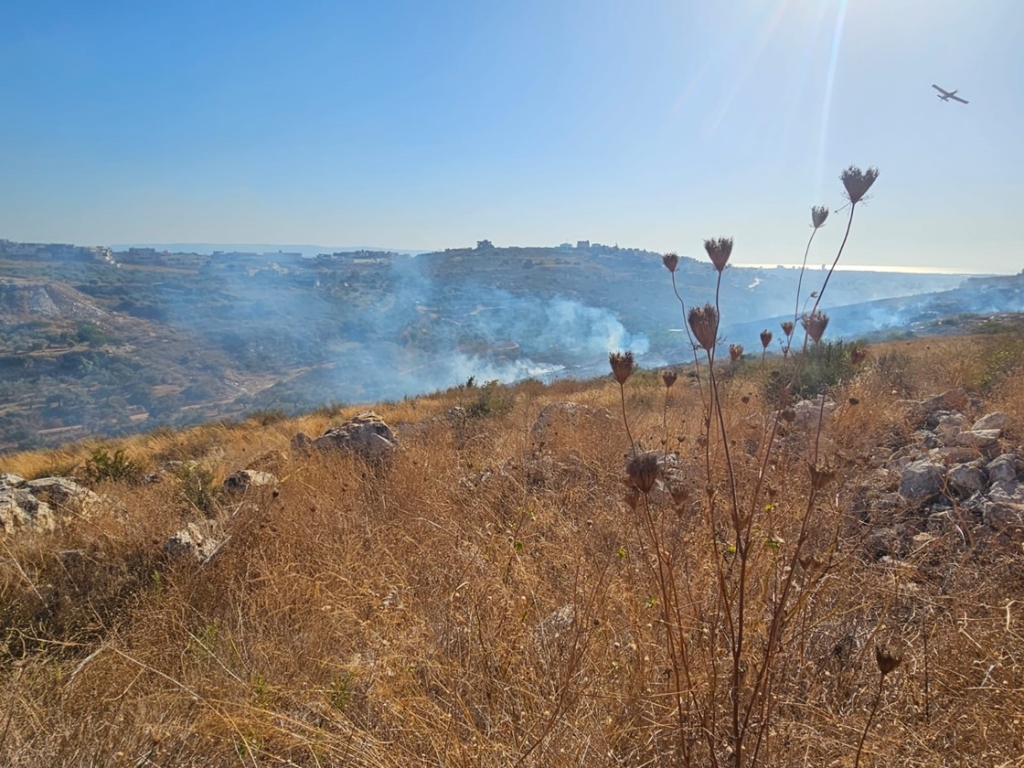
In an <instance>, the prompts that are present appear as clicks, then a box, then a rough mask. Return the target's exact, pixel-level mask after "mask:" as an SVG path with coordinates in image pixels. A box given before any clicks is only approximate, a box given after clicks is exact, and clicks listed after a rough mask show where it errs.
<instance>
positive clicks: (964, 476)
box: [946, 464, 988, 497]
mask: <svg viewBox="0 0 1024 768" xmlns="http://www.w3.org/2000/svg"><path fill="white" fill-rule="evenodd" d="M946 481H947V482H948V483H949V487H950V488H951V489H952V490H953V491H955V492H956V493H957V494H958V495H959V496H960V497H967V496H970V495H971V494H974V493H977V492H978V491H981V490H984V488H985V487H986V486H987V485H988V478H987V477H985V471H984V470H983V469H981V468H980V467H977V466H975V465H973V464H958V465H957V466H955V467H953V468H952V469H951V470H949V472H948V473H947V475H946Z"/></svg>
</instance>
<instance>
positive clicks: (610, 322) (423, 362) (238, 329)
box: [0, 241, 1024, 450]
mask: <svg viewBox="0 0 1024 768" xmlns="http://www.w3.org/2000/svg"><path fill="white" fill-rule="evenodd" d="M200 245H201V244H192V245H189V246H182V248H185V247H187V248H188V250H187V251H182V252H175V251H172V250H170V249H168V250H166V251H165V250H163V249H162V248H160V247H156V248H153V249H151V250H149V249H146V248H141V247H135V250H123V249H119V248H114V249H105V248H94V249H76V248H75V247H74V246H52V247H49V246H45V245H39V246H25V245H23V244H17V243H10V242H9V241H0V362H2V363H3V365H2V367H0V450H12V449H16V448H24V447H30V446H43V445H54V444H57V443H59V442H61V441H63V440H66V439H68V437H69V436H82V435H89V434H99V435H104V434H116V433H123V432H130V431H138V430H141V429H149V428H153V427H156V426H159V425H162V424H172V425H183V424H188V423H196V422H199V421H205V420H209V419H213V418H221V417H237V416H240V415H242V414H245V413H249V412H252V411H254V410H281V411H284V412H286V413H295V412H298V411H303V410H309V409H311V408H314V407H316V406H318V405H320V404H322V403H326V402H350V403H353V402H356V403H358V402H376V401H380V400H393V399H401V398H403V397H406V396H409V395H415V394H418V393H423V392H429V391H433V390H437V389H444V388H447V387H450V386H452V385H454V384H458V383H460V382H464V381H466V380H467V379H468V378H469V377H474V378H475V379H476V380H477V381H486V380H492V379H497V380H500V381H512V380H516V379H522V378H526V377H540V378H550V377H555V376H575V377H587V376H592V375H595V374H601V373H604V372H605V369H606V367H607V354H608V351H609V350H611V349H630V350H632V351H633V352H634V353H635V354H636V356H637V359H638V361H639V363H640V364H641V365H644V366H647V367H655V366H659V365H663V364H665V363H667V362H675V361H679V360H684V359H687V358H689V352H688V350H687V349H686V348H685V336H684V335H683V334H682V333H681V331H682V328H683V324H684V322H685V321H684V318H683V314H682V312H681V311H680V306H679V304H678V302H677V300H676V297H675V295H674V294H673V290H672V282H671V277H670V275H669V273H668V272H667V271H666V269H665V267H664V266H663V264H662V256H661V254H658V253H653V252H651V251H645V250H640V249H631V248H620V247H618V246H608V245H602V244H599V243H580V244H579V245H578V246H570V245H564V246H559V247H551V248H547V247H508V248H497V247H494V246H493V245H492V244H490V243H488V242H487V241H481V242H480V243H478V244H477V246H476V247H473V248H459V249H449V250H445V251H436V252H431V253H424V254H420V255H418V256H415V257H412V256H409V255H403V254H400V253H396V252H394V251H390V252H388V251H379V250H372V249H355V250H344V251H343V250H333V249H320V247H319V246H291V245H288V246H266V247H267V248H269V247H273V248H276V249H279V252H278V251H273V252H268V251H266V250H261V249H263V248H265V246H260V245H254V246H242V245H217V246H216V247H215V250H218V251H220V250H222V249H223V250H229V249H233V248H236V249H242V248H249V249H253V250H240V251H238V252H232V253H224V254H220V255H214V254H212V253H200V252H199V251H200ZM286 248H294V249H296V250H293V251H286V250H285V249H286ZM302 248H312V249H316V250H318V251H320V254H319V255H317V256H316V257H309V256H307V255H304V254H302V252H301V250H300V249H302ZM328 253H329V255H328ZM823 276H824V273H822V272H820V271H818V270H812V271H809V272H808V273H807V274H806V276H805V278H804V295H805V296H809V294H810V292H811V291H814V290H818V289H819V288H820V283H821V280H822V279H823ZM675 278H676V285H677V287H678V289H679V292H680V295H681V296H682V297H683V300H684V302H685V304H686V308H687V309H689V308H690V307H693V306H695V305H698V304H703V303H704V302H708V301H713V300H714V297H715V287H716V280H717V273H716V272H715V271H714V269H713V268H712V266H711V264H710V263H709V262H708V261H707V260H706V259H705V258H703V256H702V258H700V259H691V258H686V257H683V258H681V259H680V263H679V268H678V270H677V272H676V274H675ZM797 278H798V273H797V271H796V270H792V269H784V268H774V269H773V268H757V269H755V268H744V269H727V270H726V271H725V273H724V275H723V277H722V286H721V306H722V326H721V333H722V338H723V339H724V340H726V341H727V342H738V343H742V344H744V345H745V346H747V348H748V349H751V350H753V349H755V348H758V349H759V342H758V340H757V334H758V333H759V332H760V330H761V329H762V328H764V327H771V328H773V329H774V328H776V327H777V324H778V321H779V319H780V318H784V317H786V316H789V317H792V313H793V311H794V301H795V290H796V281H797ZM1022 279H1024V278H1021V277H1020V276H1016V277H1005V278H971V279H967V280H965V279H964V278H963V277H958V276H954V275H939V274H936V275H929V274H893V273H871V272H837V273H836V274H835V275H833V277H832V280H831V282H830V284H829V287H828V294H827V296H826V300H825V302H824V304H823V307H824V309H825V310H826V311H827V312H828V313H829V315H830V316H831V317H832V324H831V325H830V327H829V334H830V335H832V334H834V335H835V336H837V337H838V336H839V335H853V334H855V335H864V334H867V333H874V332H884V331H885V329H886V328H892V327H896V328H898V329H901V330H903V329H905V328H906V327H908V323H909V324H913V323H915V322H919V321H920V322H924V321H925V320H928V319H932V320H933V319H935V318H936V317H937V316H939V315H943V316H947V315H957V314H959V313H961V312H982V311H1021V310H1024V304H1022V301H1021V294H1020V286H1019V284H1020V280H1022Z"/></svg>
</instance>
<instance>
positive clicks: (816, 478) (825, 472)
mask: <svg viewBox="0 0 1024 768" xmlns="http://www.w3.org/2000/svg"><path fill="white" fill-rule="evenodd" d="M809 469H810V470H811V487H812V488H814V490H816V491H820V490H821V489H822V488H824V487H825V486H826V485H828V484H829V483H831V482H832V481H833V480H835V477H836V473H835V472H833V471H832V470H831V469H828V468H827V467H816V466H814V465H813V464H811V465H810V466H809Z"/></svg>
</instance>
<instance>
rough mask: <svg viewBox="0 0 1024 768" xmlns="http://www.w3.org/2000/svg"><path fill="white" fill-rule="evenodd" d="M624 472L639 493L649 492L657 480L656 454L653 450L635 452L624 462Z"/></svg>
mask: <svg viewBox="0 0 1024 768" xmlns="http://www.w3.org/2000/svg"><path fill="white" fill-rule="evenodd" d="M626 474H627V475H629V479H630V480H631V481H632V483H633V485H634V486H635V487H636V488H638V489H639V490H640V492H641V493H650V492H651V489H652V488H654V483H655V482H656V481H657V480H658V454H657V453H655V452H654V451H644V452H643V453H638V454H636V455H635V456H634V457H633V458H631V459H630V460H629V462H628V463H627V464H626Z"/></svg>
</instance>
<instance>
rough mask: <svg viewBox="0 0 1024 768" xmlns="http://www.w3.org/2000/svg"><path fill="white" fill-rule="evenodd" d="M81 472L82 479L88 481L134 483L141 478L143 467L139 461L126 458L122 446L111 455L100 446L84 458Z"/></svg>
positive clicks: (143, 471)
mask: <svg viewBox="0 0 1024 768" xmlns="http://www.w3.org/2000/svg"><path fill="white" fill-rule="evenodd" d="M82 473H83V477H84V479H85V480H87V481H88V482H90V483H100V482H103V481H104V480H113V481H115V482H126V483H136V482H139V481H140V480H141V479H142V477H143V475H144V473H145V467H144V466H143V465H142V464H141V463H140V462H138V461H135V460H134V459H130V458H128V456H127V455H126V454H125V452H124V449H123V448H118V449H117V450H115V451H114V453H113V455H111V454H110V453H109V452H108V451H107V449H106V448H103V447H100V448H97V449H95V450H94V451H93V452H92V455H91V456H89V458H88V459H87V460H86V462H85V467H84V469H83V470H82Z"/></svg>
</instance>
